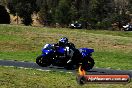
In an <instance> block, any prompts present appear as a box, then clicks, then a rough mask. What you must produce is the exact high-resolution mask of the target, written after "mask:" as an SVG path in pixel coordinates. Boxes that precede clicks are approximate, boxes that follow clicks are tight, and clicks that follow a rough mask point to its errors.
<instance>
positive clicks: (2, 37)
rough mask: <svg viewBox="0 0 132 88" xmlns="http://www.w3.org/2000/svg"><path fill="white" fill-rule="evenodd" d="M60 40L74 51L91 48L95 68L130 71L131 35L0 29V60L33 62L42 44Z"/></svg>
mask: <svg viewBox="0 0 132 88" xmlns="http://www.w3.org/2000/svg"><path fill="white" fill-rule="evenodd" d="M63 36H66V37H68V38H69V41H71V42H73V43H74V44H75V45H76V47H77V48H81V47H88V48H94V50H95V52H94V53H93V58H94V59H95V62H96V63H95V67H102V68H113V69H124V70H125V69H128V70H132V65H131V63H132V59H131V58H132V54H131V53H132V32H120V31H106V30H74V29H72V30H71V29H67V28H39V27H30V26H29V27H26V26H16V25H0V59H4V60H18V61H35V59H36V57H37V56H38V55H40V54H41V48H42V47H43V45H44V44H46V43H56V42H58V40H59V39H60V38H61V37H63Z"/></svg>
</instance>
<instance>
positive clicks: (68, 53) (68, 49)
mask: <svg viewBox="0 0 132 88" xmlns="http://www.w3.org/2000/svg"><path fill="white" fill-rule="evenodd" d="M66 51H67V55H68V56H71V57H72V56H73V53H74V51H73V50H72V49H70V48H69V47H66Z"/></svg>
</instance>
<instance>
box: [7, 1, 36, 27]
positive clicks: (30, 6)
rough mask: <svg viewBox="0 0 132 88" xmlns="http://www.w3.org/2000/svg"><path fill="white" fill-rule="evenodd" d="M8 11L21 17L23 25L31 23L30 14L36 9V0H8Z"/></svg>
mask: <svg viewBox="0 0 132 88" xmlns="http://www.w3.org/2000/svg"><path fill="white" fill-rule="evenodd" d="M8 8H9V10H10V13H12V14H13V15H18V16H20V17H21V18H23V20H22V22H23V23H24V24H25V25H31V23H32V19H31V14H33V12H34V11H38V7H37V5H36V0H10V1H9V2H8Z"/></svg>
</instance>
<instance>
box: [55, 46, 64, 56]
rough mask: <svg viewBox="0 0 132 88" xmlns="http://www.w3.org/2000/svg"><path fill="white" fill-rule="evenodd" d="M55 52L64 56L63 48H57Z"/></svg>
mask: <svg viewBox="0 0 132 88" xmlns="http://www.w3.org/2000/svg"><path fill="white" fill-rule="evenodd" d="M57 52H58V53H60V54H64V53H65V49H64V48H63V47H58V49H57Z"/></svg>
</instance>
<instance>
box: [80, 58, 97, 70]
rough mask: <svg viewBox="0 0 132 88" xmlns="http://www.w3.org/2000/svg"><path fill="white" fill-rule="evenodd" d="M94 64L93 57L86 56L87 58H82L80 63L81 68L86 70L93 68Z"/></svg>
mask: <svg viewBox="0 0 132 88" xmlns="http://www.w3.org/2000/svg"><path fill="white" fill-rule="evenodd" d="M94 64H95V62H94V59H93V58H91V57H87V58H85V59H84V61H83V63H82V68H83V69H84V70H85V71H88V70H90V69H92V68H93V66H94Z"/></svg>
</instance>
